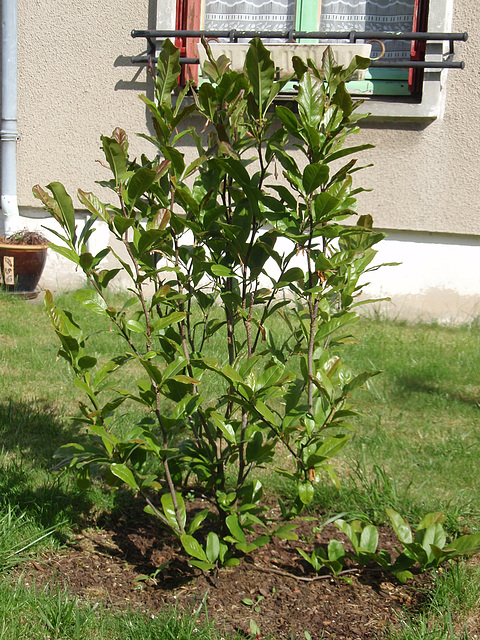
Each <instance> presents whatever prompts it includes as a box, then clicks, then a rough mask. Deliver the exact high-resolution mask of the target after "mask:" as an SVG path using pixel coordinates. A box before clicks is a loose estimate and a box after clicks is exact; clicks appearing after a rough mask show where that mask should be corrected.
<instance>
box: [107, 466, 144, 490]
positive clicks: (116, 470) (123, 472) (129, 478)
mask: <svg viewBox="0 0 480 640" xmlns="http://www.w3.org/2000/svg"><path fill="white" fill-rule="evenodd" d="M109 468H110V471H111V472H112V473H113V475H114V476H117V478H120V480H122V481H123V482H125V484H128V486H129V487H130V488H132V489H133V490H134V491H137V490H138V484H137V481H136V480H135V477H134V475H133V473H132V472H131V471H130V469H129V468H128V467H127V465H125V464H119V463H117V462H113V463H112V464H111V465H110V467H109Z"/></svg>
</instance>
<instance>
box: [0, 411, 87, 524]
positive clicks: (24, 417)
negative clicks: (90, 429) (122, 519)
mask: <svg viewBox="0 0 480 640" xmlns="http://www.w3.org/2000/svg"><path fill="white" fill-rule="evenodd" d="M81 437H82V436H81V434H80V433H79V431H78V429H77V428H76V427H75V426H74V424H73V423H72V424H71V425H68V424H67V425H65V424H64V422H63V421H62V420H61V419H60V418H59V416H58V415H57V414H56V412H55V409H54V408H53V407H52V406H51V405H50V404H48V403H47V402H46V401H42V400H39V401H35V402H16V401H13V400H11V399H9V400H6V401H3V402H0V505H1V506H4V507H6V506H11V507H14V508H18V509H19V510H20V511H22V512H24V513H26V515H27V516H28V517H29V518H30V519H31V520H32V521H34V522H35V523H36V524H38V525H39V526H42V527H51V526H55V525H57V524H60V523H65V524H66V525H67V526H73V525H74V524H75V523H77V524H80V523H81V521H83V520H84V519H85V518H86V517H87V516H88V514H89V512H90V511H91V510H92V507H93V501H92V498H91V497H90V496H89V494H88V493H87V492H84V491H80V490H79V489H78V488H77V486H76V484H75V479H74V478H73V476H72V474H69V473H68V472H66V471H63V472H61V473H50V472H49V469H51V468H52V467H53V465H54V458H53V454H54V453H55V451H56V449H57V448H58V447H59V446H60V445H62V444H65V443H67V442H70V441H72V440H77V441H78V440H81Z"/></svg>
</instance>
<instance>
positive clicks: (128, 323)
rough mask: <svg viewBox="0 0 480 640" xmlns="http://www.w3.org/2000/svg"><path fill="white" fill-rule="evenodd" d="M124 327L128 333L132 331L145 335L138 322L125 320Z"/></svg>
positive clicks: (143, 328)
mask: <svg viewBox="0 0 480 640" xmlns="http://www.w3.org/2000/svg"><path fill="white" fill-rule="evenodd" d="M125 327H126V328H127V329H129V330H130V331H134V332H135V333H145V327H143V326H142V325H141V324H140V322H137V320H132V319H130V320H127V321H126V323H125Z"/></svg>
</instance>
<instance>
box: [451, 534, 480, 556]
mask: <svg viewBox="0 0 480 640" xmlns="http://www.w3.org/2000/svg"><path fill="white" fill-rule="evenodd" d="M450 549H452V550H455V551H457V552H460V553H462V554H463V553H464V554H469V553H476V552H477V551H476V550H479V549H480V533H472V534H470V535H468V536H461V537H460V538H457V539H456V540H453V541H452V542H451V543H450V544H449V545H448V547H446V548H445V551H449V550H450Z"/></svg>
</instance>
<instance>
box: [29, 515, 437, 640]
mask: <svg viewBox="0 0 480 640" xmlns="http://www.w3.org/2000/svg"><path fill="white" fill-rule="evenodd" d="M315 524H316V523H315V522H312V521H308V520H299V521H298V525H299V527H298V529H297V533H298V534H299V536H300V540H299V541H298V542H296V541H286V540H279V539H274V540H273V541H272V543H271V544H269V545H268V546H266V547H262V548H260V549H258V550H257V551H256V552H254V553H252V554H251V556H250V557H248V558H245V559H243V560H242V562H241V563H240V565H239V566H237V567H233V568H226V569H222V570H221V571H220V572H219V575H218V581H217V582H216V584H215V583H214V582H213V581H212V578H211V577H209V576H205V575H203V574H201V573H200V572H199V571H198V570H193V569H191V568H190V567H189V566H188V562H187V558H186V556H185V554H184V553H183V551H182V549H181V546H180V544H179V543H178V541H177V540H176V539H175V538H174V537H173V536H171V535H170V534H169V533H168V532H166V531H165V530H163V529H162V528H161V527H160V526H159V525H158V523H157V522H156V521H155V520H154V519H153V518H149V517H147V516H145V515H139V513H138V511H137V510H134V511H132V513H129V512H128V511H124V512H123V515H122V516H120V517H118V518H117V519H112V520H110V521H109V522H108V523H105V524H104V526H103V527H102V528H98V527H97V528H93V527H92V528H85V529H84V530H83V531H82V532H81V533H80V534H79V535H77V536H76V538H75V539H73V540H72V541H71V543H70V544H69V545H68V546H67V547H66V548H65V549H64V550H62V551H60V552H59V553H56V554H49V555H44V556H43V557H42V558H40V559H37V560H35V561H34V562H31V563H30V564H29V566H28V569H27V571H25V567H23V569H22V570H23V579H24V580H25V581H29V580H35V583H36V584H43V583H45V582H47V581H50V580H52V579H55V580H57V581H60V582H61V583H64V584H65V585H66V586H67V587H68V588H69V589H70V590H71V591H72V592H74V593H75V594H77V595H78V596H80V597H81V598H82V599H89V600H91V601H102V602H103V603H104V605H105V606H110V607H116V608H120V609H122V610H125V608H126V607H127V606H128V607H135V608H139V609H140V610H142V611H145V612H147V613H148V614H149V615H155V612H158V611H159V610H161V609H162V608H163V607H165V605H166V604H174V603H176V605H177V606H178V607H179V608H180V609H182V610H187V611H188V610H191V609H196V608H197V607H198V606H199V604H200V603H201V602H202V600H203V599H205V604H206V608H207V611H208V616H209V619H210V620H212V619H215V620H216V621H217V622H218V624H219V627H220V629H225V630H226V631H227V632H228V631H239V632H240V633H243V634H245V635H247V636H248V637H252V636H251V635H250V634H249V626H250V620H254V621H255V622H256V624H257V625H258V627H259V628H260V631H261V635H260V636H257V637H261V638H267V637H273V638H278V639H282V640H283V639H285V640H287V639H288V640H291V639H292V638H302V639H305V635H304V631H308V632H309V633H310V635H311V637H312V639H314V640H315V639H317V638H320V637H323V638H335V639H336V640H341V639H345V640H367V639H374V638H379V637H381V636H382V634H383V633H384V631H385V629H386V627H388V626H389V625H390V626H396V625H398V624H399V619H400V618H399V617H401V616H402V615H404V613H403V612H404V610H405V607H407V608H409V609H413V608H415V607H418V605H419V604H420V603H421V600H422V590H424V588H425V587H427V586H428V581H429V577H428V576H427V575H423V576H417V577H415V578H414V580H413V581H412V582H411V583H410V584H408V585H402V584H400V583H399V582H397V581H396V580H395V579H394V578H393V577H392V576H389V575H386V574H384V573H382V572H380V571H378V570H377V569H376V568H375V567H366V568H360V569H359V568H358V567H355V566H353V565H350V566H347V567H346V568H349V569H351V572H350V573H348V574H346V576H345V577H348V578H349V580H350V583H348V582H346V581H345V580H342V579H339V578H336V579H334V578H332V577H331V576H323V577H322V579H315V580H313V579H312V578H314V577H315V574H313V573H312V571H311V570H309V567H308V565H307V564H306V563H305V562H304V561H303V560H302V559H301V557H300V556H299V554H298V553H297V552H296V550H295V547H296V546H299V547H302V548H303V549H305V550H306V551H310V550H311V549H312V548H313V546H314V544H326V543H328V541H329V540H330V539H331V538H333V537H335V538H337V539H339V540H342V541H346V539H345V538H344V536H343V534H341V532H339V531H338V530H337V529H336V528H335V527H334V526H333V525H328V526H326V527H325V528H324V529H323V530H322V531H321V533H313V532H312V528H313V527H314V525H315ZM393 545H394V541H393V538H392V536H391V533H390V532H389V531H388V530H382V531H381V547H383V548H387V549H393ZM163 563H168V564H167V566H166V567H165V568H164V569H163V570H162V571H161V572H159V573H158V575H157V576H156V577H154V578H150V579H142V578H141V576H142V575H143V576H146V575H151V574H152V573H153V572H154V571H155V569H156V568H158V567H159V566H160V565H162V564H163ZM285 574H293V575H294V576H296V577H290V576H288V575H285ZM139 578H140V580H139ZM300 578H306V579H307V580H302V579H300ZM244 599H249V600H251V601H253V602H254V603H255V605H256V606H255V605H251V604H250V605H248V604H245V603H243V602H242V600H244ZM322 633H323V635H322Z"/></svg>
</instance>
